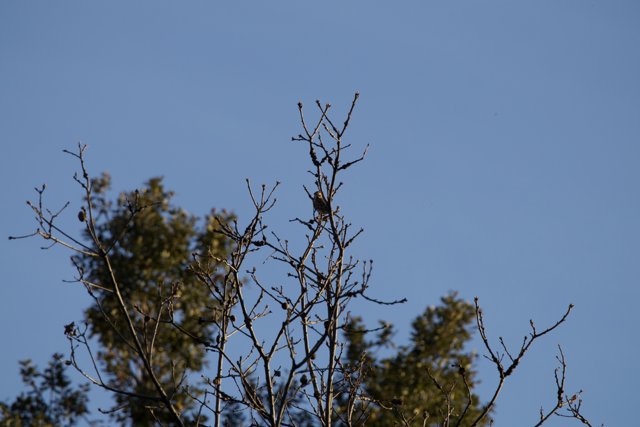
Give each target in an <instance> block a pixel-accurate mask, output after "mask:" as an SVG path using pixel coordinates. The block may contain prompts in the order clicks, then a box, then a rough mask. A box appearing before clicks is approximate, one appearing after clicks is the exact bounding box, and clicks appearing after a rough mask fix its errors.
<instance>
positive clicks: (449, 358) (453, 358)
mask: <svg viewBox="0 0 640 427" xmlns="http://www.w3.org/2000/svg"><path fill="white" fill-rule="evenodd" d="M474 318H475V312H474V307H473V305H472V304H470V303H468V302H465V301H463V300H461V299H460V298H459V297H458V296H457V295H456V294H455V293H452V294H450V295H448V296H445V297H443V298H442V299H441V304H440V305H439V306H436V307H428V308H427V309H426V310H425V311H424V313H422V314H421V315H420V316H418V317H417V318H416V319H415V320H414V321H413V323H412V331H411V340H410V343H409V345H406V346H401V347H399V348H398V349H397V351H396V352H395V354H393V355H391V356H388V357H384V358H376V357H375V355H374V354H375V351H376V350H378V349H380V348H381V347H384V346H390V345H391V342H390V339H391V335H392V330H391V328H390V327H383V328H382V329H381V332H379V333H378V336H377V337H376V339H375V340H373V341H367V339H366V334H365V328H364V326H363V324H362V322H361V321H360V319H358V318H354V319H353V320H352V321H351V323H350V324H349V325H348V327H347V328H346V331H347V332H346V339H347V342H348V347H347V352H346V357H345V363H346V364H348V365H349V366H351V367H352V370H353V371H354V374H353V376H352V378H350V379H349V382H350V383H351V384H354V383H356V382H357V380H358V379H360V380H361V381H362V386H361V387H362V389H363V391H364V392H365V395H367V396H370V397H371V399H372V401H375V402H377V403H378V405H373V404H371V402H366V401H364V402H363V403H359V404H357V406H356V411H355V416H354V417H353V419H354V420H356V419H359V420H360V422H364V423H365V424H366V425H367V426H392V425H416V426H418V425H419V426H422V425H428V426H438V425H442V423H443V419H444V417H445V416H446V414H445V413H446V408H447V401H446V400H447V397H446V395H447V394H448V398H449V399H450V407H451V408H452V409H453V411H452V413H451V416H450V421H451V425H456V423H457V420H458V418H459V417H460V415H461V413H462V411H463V410H464V408H465V406H466V405H467V402H468V401H469V396H470V398H471V404H470V406H469V409H468V411H467V413H466V416H465V417H464V419H463V421H462V422H461V423H460V425H461V426H467V425H470V424H471V423H472V422H473V421H474V420H475V418H476V417H477V416H478V415H479V413H480V404H479V399H478V397H477V396H476V395H475V394H474V393H473V388H474V385H475V384H476V380H475V377H476V371H475V369H474V367H473V360H474V355H473V354H472V353H470V352H468V351H467V350H466V349H465V347H466V345H467V344H468V342H469V340H470V339H471V337H472V329H473V322H474ZM463 372H464V377H465V378H466V381H467V384H468V386H469V392H470V393H469V394H468V393H467V388H466V387H465V384H464V380H463V378H462V375H461V373H463ZM436 383H437V384H438V385H436ZM438 386H440V387H441V389H439V387H438ZM346 403H347V402H346V401H344V400H343V401H341V406H342V408H341V411H342V413H343V414H344V411H345V406H346ZM367 412H369V414H368V415H365V414H366V413H367ZM358 417H360V418H358ZM425 418H427V422H426V423H425V424H423V422H424V420H425ZM401 420H404V421H402V423H401V422H400V421H401ZM488 421H489V420H486V421H485V422H483V423H481V424H480V425H486V424H488ZM405 422H406V424H405Z"/></svg>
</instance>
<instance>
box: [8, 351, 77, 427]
mask: <svg viewBox="0 0 640 427" xmlns="http://www.w3.org/2000/svg"><path fill="white" fill-rule="evenodd" d="M62 357H63V356H62V355H61V354H58V353H56V354H54V355H53V356H52V357H51V360H50V361H49V365H48V366H47V368H45V370H44V371H42V372H40V371H39V370H38V368H37V367H36V366H34V365H33V364H32V362H31V360H22V361H20V376H21V377H22V382H23V383H24V385H25V386H27V387H28V391H25V392H23V393H21V394H20V395H19V396H17V397H16V398H15V400H14V401H13V402H11V403H5V402H1V403H0V426H3V427H31V426H34V427H35V426H42V427H45V426H51V427H54V426H56V427H57V426H73V425H76V424H77V423H78V421H79V420H80V419H81V418H83V416H84V415H86V414H87V413H88V410H87V401H88V398H87V391H88V388H89V387H88V385H81V386H79V387H77V388H74V387H73V386H71V381H70V380H69V378H68V377H67V374H66V372H65V368H66V366H65V364H64V362H63V360H62Z"/></svg>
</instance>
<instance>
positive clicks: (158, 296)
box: [74, 175, 232, 425]
mask: <svg viewBox="0 0 640 427" xmlns="http://www.w3.org/2000/svg"><path fill="white" fill-rule="evenodd" d="M109 188H110V179H109V176H108V175H103V176H102V177H101V178H99V179H96V180H94V181H93V198H92V200H91V203H92V205H93V212H97V213H98V214H97V217H95V218H94V224H95V232H96V235H97V237H98V240H99V241H101V242H103V246H104V247H106V248H111V249H110V251H109V257H110V262H111V267H112V270H113V272H114V273H115V274H114V275H115V277H116V280H117V281H118V284H119V287H120V290H121V293H122V296H123V299H124V301H125V303H126V305H127V306H128V307H129V308H130V310H129V313H128V314H129V316H130V317H131V319H132V320H133V323H134V326H135V328H136V330H137V331H138V334H139V336H140V337H142V338H143V345H144V346H145V348H151V347H152V348H153V350H152V353H151V357H152V360H153V366H154V368H155V371H154V372H155V374H156V376H157V377H158V379H159V380H160V383H161V384H162V385H163V387H164V388H165V390H166V391H167V393H168V394H169V395H170V396H172V398H173V401H174V402H175V406H176V409H177V410H178V411H179V412H183V413H184V412H186V413H188V412H189V410H191V409H193V400H192V399H191V398H189V396H187V395H186V393H185V392H184V387H183V386H185V385H187V383H188V380H189V378H188V377H189V375H190V374H193V373H197V372H199V371H201V370H202V369H203V367H204V366H205V358H204V356H205V351H204V346H203V345H202V343H201V342H199V340H211V335H212V333H213V330H212V327H211V323H210V322H205V321H202V319H210V318H211V317H212V316H213V315H215V310H216V304H215V302H214V300H213V299H212V298H211V296H210V290H209V289H208V288H207V287H206V286H204V285H202V284H201V283H199V282H198V281H197V280H196V278H195V276H194V274H193V273H192V272H191V270H190V268H189V267H190V265H191V263H192V262H193V261H192V260H193V258H192V253H194V252H198V253H201V254H210V255H212V256H211V257H210V258H209V259H220V258H222V259H224V258H226V256H227V253H228V251H229V242H228V241H227V240H226V239H225V238H224V237H223V236H222V235H220V234H218V233H215V230H216V229H217V227H218V226H219V223H218V222H217V221H218V220H220V221H231V220H232V216H231V215H229V214H227V213H225V212H224V211H223V212H222V213H221V214H216V213H215V211H212V213H211V214H210V215H209V216H207V217H206V218H205V222H204V226H203V227H198V223H197V220H196V218H195V217H193V216H190V215H188V214H187V213H186V212H185V211H184V210H182V209H179V208H177V207H175V206H174V205H173V204H172V202H171V199H172V197H173V193H172V192H170V191H167V190H165V188H164V186H163V184H162V179H161V178H153V179H151V180H149V181H148V182H147V183H146V184H145V186H144V187H143V188H142V189H141V190H139V191H138V190H136V191H134V192H129V193H122V194H121V195H120V197H119V198H118V199H117V200H116V201H115V202H112V201H110V200H109V199H107V196H106V193H107V191H108V190H109ZM140 209H141V210H140ZM138 210H139V211H138ZM132 212H136V214H135V215H133V216H132ZM216 218H217V219H216ZM88 233H89V232H88V231H87V237H88V238H89V237H90V236H89V235H88ZM74 263H76V265H79V266H80V268H81V269H82V271H83V272H84V275H85V278H86V279H87V280H89V281H91V282H93V283H95V284H97V285H99V286H102V287H104V288H107V289H110V288H112V286H111V285H110V284H111V277H110V274H111V272H110V271H109V268H108V267H107V266H106V265H105V263H104V262H103V261H102V259H100V258H95V257H90V256H76V257H75V258H74ZM207 269H208V271H207V273H208V274H209V276H210V277H211V278H212V281H213V282H216V281H217V282H220V281H221V275H222V270H221V268H220V265H218V264H217V263H216V262H215V261H210V264H209V265H207ZM89 289H90V292H91V294H92V296H93V298H94V304H93V305H92V306H91V307H89V308H88V309H87V310H86V312H85V320H86V322H87V323H88V324H89V326H90V333H91V335H92V336H93V337H94V338H97V340H98V342H99V343H100V344H101V349H100V351H99V352H98V353H97V355H98V359H99V360H100V361H101V362H102V363H103V366H104V369H105V371H106V372H107V374H108V377H109V383H110V385H111V386H112V387H114V388H115V389H119V390H124V391H127V392H131V393H136V394H139V395H146V396H154V395H156V391H155V387H154V385H153V383H152V381H151V379H150V378H149V376H148V375H147V374H146V372H145V370H144V366H143V364H142V360H141V358H140V357H138V356H137V354H136V350H135V348H134V346H132V345H131V339H130V338H131V337H130V333H129V331H128V329H127V327H126V323H125V316H124V314H123V313H122V311H121V309H120V307H119V304H118V301H117V298H116V296H115V295H114V293H113V292H109V291H104V290H101V289H97V288H93V287H91V288H89ZM184 332H188V333H184ZM190 389H191V390H192V391H194V392H197V389H198V388H197V384H196V386H195V388H194V386H193V385H191V386H190ZM115 396H116V401H117V404H118V405H119V406H123V410H121V411H116V412H114V414H113V416H114V417H115V418H116V419H117V420H118V421H120V422H124V421H125V420H126V421H127V422H130V423H131V424H132V425H152V424H153V421H154V418H157V420H158V421H160V422H162V424H164V425H167V424H170V419H171V418H170V417H169V416H168V414H166V413H164V410H163V409H162V408H157V409H154V410H153V415H152V414H151V411H149V408H150V406H153V402H150V401H149V400H140V401H138V400H137V399H135V398H132V397H130V396H127V395H125V394H116V395H115Z"/></svg>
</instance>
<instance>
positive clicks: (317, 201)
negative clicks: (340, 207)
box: [313, 191, 331, 215]
mask: <svg viewBox="0 0 640 427" xmlns="http://www.w3.org/2000/svg"><path fill="white" fill-rule="evenodd" d="M313 209H315V210H316V211H317V212H318V213H319V214H321V215H329V214H330V213H331V209H330V208H329V202H327V201H326V200H325V198H324V196H323V195H322V191H316V192H315V193H314V194H313Z"/></svg>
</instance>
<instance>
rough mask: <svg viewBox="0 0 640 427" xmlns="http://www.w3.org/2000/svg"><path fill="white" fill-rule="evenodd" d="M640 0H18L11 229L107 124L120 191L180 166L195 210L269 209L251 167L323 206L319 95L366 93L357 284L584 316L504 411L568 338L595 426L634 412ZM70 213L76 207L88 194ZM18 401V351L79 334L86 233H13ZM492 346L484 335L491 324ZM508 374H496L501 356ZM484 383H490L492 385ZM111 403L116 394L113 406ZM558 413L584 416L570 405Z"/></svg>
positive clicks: (40, 357) (574, 375)
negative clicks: (44, 247) (315, 127)
mask: <svg viewBox="0 0 640 427" xmlns="http://www.w3.org/2000/svg"><path fill="white" fill-rule="evenodd" d="M639 22H640V3H638V2H636V1H606V2H605V1H587V0H580V1H577V0H576V1H557V0H554V1H536V2H523V1H513V0H510V1H483V2H476V1H460V2H433V1H407V2H375V1H367V2H364V1H351V2H334V1H327V2H323V3H322V4H310V3H307V2H294V1H286V2H285V1H282V2H270V3H267V2H255V3H248V2H247V3H241V2H225V3H223V2H205V1H193V2H180V3H177V2H169V1H153V2H151V1H138V2H121V1H110V2H100V3H99V2H84V1H66V2H49V1H13V2H11V1H5V2H2V3H0V93H1V96H0V143H1V144H2V151H3V153H2V156H0V177H1V179H2V182H3V183H4V185H3V186H2V187H1V188H2V190H1V191H2V200H3V209H2V210H0V219H1V221H0V235H2V236H8V235H15V234H20V233H23V232H28V231H31V230H32V229H33V221H32V215H31V214H30V212H29V209H28V208H27V207H26V205H25V204H24V201H25V200H26V199H29V198H32V197H33V195H34V193H33V187H34V186H35V185H39V184H41V183H43V182H46V183H47V185H48V188H49V190H48V197H49V199H48V200H49V201H50V202H51V204H52V205H53V206H55V205H56V204H57V205H61V204H62V203H64V202H65V201H67V200H69V201H71V203H72V206H76V207H77V206H78V205H79V201H80V193H79V192H78V190H77V188H75V187H74V184H73V181H72V179H71V176H72V174H73V171H74V167H75V164H74V162H73V161H72V160H71V159H70V158H68V157H67V156H65V155H63V154H62V149H64V148H73V147H74V146H75V145H76V144H77V142H79V141H81V142H83V143H86V144H88V145H89V151H88V163H89V168H90V170H91V171H92V172H93V173H94V174H98V173H100V172H102V171H109V172H110V173H111V175H112V176H113V182H114V188H115V189H116V190H118V191H120V190H125V189H126V190H129V189H132V188H135V187H137V186H139V185H140V184H141V183H142V182H143V181H144V180H146V179H148V178H150V177H152V176H157V175H163V176H164V177H165V180H166V183H167V185H168V186H169V187H170V188H172V189H174V190H175V191H176V192H177V197H176V201H177V203H178V204H180V205H182V206H184V207H185V208H186V209H187V210H189V211H190V212H192V213H195V214H204V213H206V212H207V211H208V210H209V209H210V208H211V207H218V208H227V209H231V210H233V211H235V212H237V213H238V215H239V216H240V218H242V217H243V215H248V213H249V200H248V197H247V195H246V193H245V191H244V179H245V178H250V179H251V180H252V181H253V182H255V183H262V182H265V183H273V182H275V181H276V180H279V181H282V182H283V185H282V188H281V189H280V191H279V193H278V198H279V204H278V207H277V208H276V209H275V210H274V211H273V213H272V217H271V218H270V220H271V222H272V223H273V224H274V225H273V226H274V227H281V228H282V229H284V230H285V232H286V233H289V234H290V235H294V234H295V229H293V228H291V226H290V225H289V224H288V222H287V221H288V219H290V218H293V217H295V216H298V215H302V214H304V213H308V212H309V209H310V208H309V206H308V200H307V199H306V196H305V194H304V192H303V190H302V184H308V182H309V178H308V175H307V174H306V173H305V171H306V169H307V164H306V163H305V161H306V158H305V155H306V154H305V150H304V148H303V147H300V146H299V145H295V144H293V143H291V142H290V137H291V136H292V135H295V134H297V133H298V131H299V130H298V121H297V110H296V104H297V102H298V101H299V100H301V101H303V102H304V103H305V104H306V105H309V106H311V104H312V103H313V101H314V100H315V99H318V98H319V99H321V100H323V102H330V103H332V105H334V106H335V110H336V114H340V112H344V111H345V109H346V108H347V106H348V103H349V101H350V99H351V97H352V96H353V93H354V92H355V91H356V90H359V91H360V92H361V101H360V104H359V106H358V108H357V111H356V113H355V116H354V119H353V123H352V128H351V130H352V132H351V133H350V134H349V136H350V138H351V139H350V142H352V143H353V144H354V145H355V146H356V147H364V146H365V145H366V144H371V149H370V152H369V155H368V158H367V160H366V161H365V162H364V163H362V164H361V165H360V166H359V167H358V168H354V169H351V170H349V171H348V173H347V176H346V177H345V182H346V186H345V188H344V191H343V193H342V194H341V196H340V197H341V198H340V200H339V203H340V204H341V206H342V212H344V213H345V214H347V215H348V216H349V217H350V218H351V220H352V222H353V223H354V224H357V225H361V226H363V227H364V228H365V235H364V236H363V237H362V239H361V240H360V242H359V243H358V245H356V246H355V247H354V251H355V253H356V254H357V255H359V256H362V257H365V258H372V259H374V260H375V270H374V277H373V289H372V290H373V293H374V294H375V295H376V296H378V297H380V298H395V297H401V296H406V297H408V298H409V302H408V303H407V304H406V305H405V306H403V307H395V308H385V309H381V308H378V307H373V308H372V307H370V306H365V305H358V306H356V307H355V308H354V310H361V312H362V313H363V314H366V316H365V317H366V318H367V319H368V320H370V321H375V320H377V319H378V318H384V319H387V320H389V321H391V322H393V323H394V324H395V325H396V326H397V328H398V329H399V330H400V332H399V334H398V339H399V340H400V341H402V340H403V339H404V338H406V332H407V329H408V326H409V324H410V321H411V320H412V319H413V318H414V317H415V316H417V315H418V314H419V313H420V312H421V311H422V310H423V309H424V307H425V306H427V305H430V304H435V303H437V301H438V298H439V297H440V296H442V295H444V294H446V293H447V292H448V291H450V290H458V291H459V292H460V293H461V295H462V296H463V297H464V298H466V299H469V300H472V299H473V297H474V296H478V297H479V298H480V301H481V304H482V305H483V307H484V309H485V313H486V315H485V316H486V322H487V327H488V329H489V333H490V335H491V336H492V337H494V338H497V337H498V336H499V335H502V336H504V337H505V339H506V340H507V342H508V343H510V344H511V345H513V346H516V345H518V343H519V342H520V340H521V338H522V336H523V334H525V333H527V332H528V321H529V319H530V318H534V319H535V320H536V322H537V324H539V325H541V326H542V325H545V324H548V323H550V322H553V321H554V320H555V319H557V318H558V316H559V315H561V313H563V311H564V310H565V309H566V306H567V305H568V304H569V303H573V304H575V305H576V308H575V310H574V313H573V314H572V316H571V317H570V319H569V321H568V322H567V323H566V324H565V325H563V326H562V328H561V329H560V330H558V331H557V332H556V333H554V334H553V335H552V336H548V337H545V338H544V339H542V340H541V342H540V343H539V345H538V346H537V347H535V348H534V349H533V350H532V351H531V353H530V354H528V355H527V358H526V359H525V360H524V363H523V365H522V366H521V367H520V368H519V369H520V372H517V374H516V375H515V377H513V378H511V380H510V382H509V383H508V384H507V386H506V388H505V390H504V395H503V397H502V398H501V399H499V401H498V407H497V413H496V425H497V426H513V425H530V424H534V423H535V421H534V420H535V418H536V416H537V411H538V409H539V407H540V405H544V406H545V407H548V406H549V405H550V404H551V403H552V401H553V396H554V384H553V369H554V367H555V363H554V362H555V361H554V355H555V347H556V345H557V344H558V343H561V344H562V346H563V349H564V351H565V354H566V356H567V359H568V362H569V371H568V375H569V380H568V388H569V389H572V390H578V389H583V390H584V395H583V397H584V399H585V404H584V405H585V406H584V409H585V413H586V414H587V415H588V416H589V417H590V419H591V420H592V421H593V422H594V423H601V422H603V423H605V424H606V425H609V426H618V425H629V424H630V422H631V419H632V418H631V417H633V415H632V414H631V412H632V411H631V410H630V408H633V407H634V405H635V400H636V399H635V396H636V395H637V390H636V384H637V383H638V381H640V374H639V371H638V369H637V367H636V366H635V364H634V359H635V357H636V355H637V354H638V353H639V352H640V344H639V342H638V340H637V325H638V324H639V321H640V314H639V312H638V310H637V301H638V299H639V297H640V290H639V289H640V287H639V286H638V278H639V277H640V262H639V259H638V257H639V254H640V243H639V242H640V225H639V219H640V191H638V184H639V183H640V168H639V167H638V164H639V161H640V140H639V136H640V84H639V83H640V82H639V80H640V78H639V77H638V76H640V49H638V46H640V25H638V23H639ZM69 216H70V217H69V218H68V221H67V224H68V226H69V227H72V228H73V227H77V220H76V221H74V219H73V215H72V214H71V213H70V215H69ZM0 242H1V243H0V256H1V258H0V259H2V262H1V263H0V274H1V277H3V278H4V283H3V285H2V286H1V287H0V325H1V331H2V337H3V340H4V345H3V347H4V349H3V351H2V352H1V353H0V366H2V378H3V381H2V382H1V384H0V399H6V398H8V397H10V396H13V395H15V394H16V393H17V392H18V391H19V389H20V383H19V379H18V365H17V363H16V362H17V360H18V359H22V358H27V357H31V358H33V359H34V360H35V361H37V362H39V363H44V362H45V361H46V360H47V359H48V357H49V355H50V354H51V353H53V352H54V351H66V349H67V346H66V341H65V339H64V337H63V334H62V330H63V328H62V325H63V324H64V323H67V322H69V321H70V320H77V319H79V318H80V317H81V312H82V309H83V307H84V306H85V305H86V304H87V303H88V301H87V299H86V297H85V296H84V295H83V292H82V291H81V290H80V289H78V288H74V286H73V285H69V284H65V283H63V282H62V280H63V279H69V278H70V277H71V275H72V273H73V271H72V269H71V267H70V264H69V262H68V259H67V255H68V254H67V253H66V252H65V251H63V250H60V249H57V248H56V249H53V250H50V251H40V250H39V249H38V248H39V246H40V242H37V241H35V240H30V241H29V240H27V241H18V242H9V241H8V240H7V239H6V237H5V238H3V239H2V240H0ZM474 346H475V347H476V348H478V349H479V350H480V349H481V347H480V345H479V343H477V342H476V343H474ZM480 368H481V372H482V375H481V377H482V379H483V385H482V388H481V391H484V392H485V393H486V392H487V391H488V390H489V389H490V388H491V386H492V385H493V384H494V381H495V378H494V371H493V370H492V368H491V367H490V366H489V365H488V364H486V363H484V362H481V364H480ZM485 397H487V395H486V394H485ZM103 406H104V405H103ZM548 425H552V426H555V425H558V426H559V425H568V424H567V423H566V422H561V420H555V421H554V422H552V423H549V424H548Z"/></svg>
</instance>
